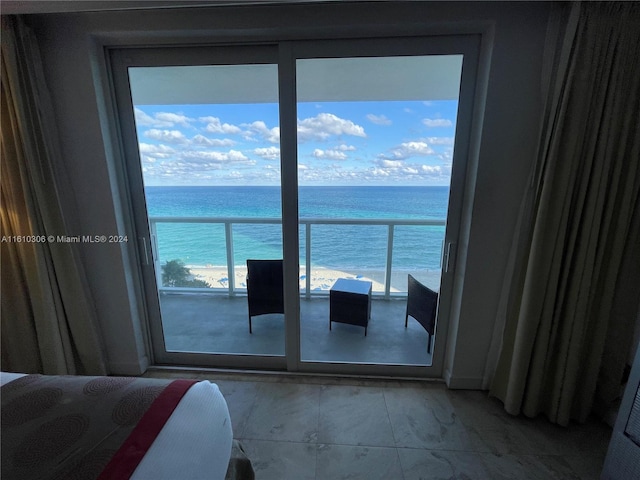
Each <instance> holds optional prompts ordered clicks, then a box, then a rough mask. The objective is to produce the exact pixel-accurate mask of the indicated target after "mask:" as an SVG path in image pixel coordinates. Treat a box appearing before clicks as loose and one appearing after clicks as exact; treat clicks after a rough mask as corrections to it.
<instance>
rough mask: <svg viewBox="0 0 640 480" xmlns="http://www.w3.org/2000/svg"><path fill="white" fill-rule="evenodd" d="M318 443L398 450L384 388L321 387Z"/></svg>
mask: <svg viewBox="0 0 640 480" xmlns="http://www.w3.org/2000/svg"><path fill="white" fill-rule="evenodd" d="M318 442H319V443H337V444H342V445H368V446H382V447H395V442H394V438H393V432H392V430H391V422H390V421H389V415H388V414H387V406H386V404H385V399H384V389H382V388H374V387H351V386H324V387H322V390H321V392H320V422H319V430H318Z"/></svg>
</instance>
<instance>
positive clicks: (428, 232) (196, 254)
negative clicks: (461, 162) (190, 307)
mask: <svg viewBox="0 0 640 480" xmlns="http://www.w3.org/2000/svg"><path fill="white" fill-rule="evenodd" d="M145 191H146V200H147V209H148V212H149V216H150V217H151V218H153V217H159V216H163V217H165V216H170V217H251V218H255V217H263V218H280V215H281V198H280V188H279V187H250V186H243V187H146V189H145ZM448 198H449V188H448V187H300V189H299V206H298V208H299V215H300V217H301V218H309V217H310V218H340V219H344V218H358V219H374V218H375V219H385V218H394V219H409V218H410V219H445V218H446V214H447V204H448ZM444 230H445V227H444V226H397V227H395V231H394V249H393V258H394V260H393V267H394V270H407V271H415V270H423V269H424V270H438V269H439V268H440V255H441V250H442V241H443V239H444ZM387 231H388V230H387V227H386V226H357V225H313V226H312V231H311V239H312V244H311V252H312V256H311V261H312V265H313V266H320V267H327V268H333V269H342V270H363V271H366V270H379V269H382V270H383V269H384V265H385V261H386V249H387V236H388V235H387ZM157 232H158V249H159V254H160V261H161V262H162V263H164V262H166V261H167V260H173V259H180V260H182V261H183V262H184V263H185V264H187V265H193V266H223V265H226V250H225V230H224V226H223V225H219V224H198V223H192V224H168V223H159V224H158V226H157ZM233 240H234V260H235V264H236V265H244V264H245V261H246V259H247V258H282V234H281V226H280V225H255V224H234V225H233ZM300 245H301V252H300V264H301V265H304V258H305V252H304V248H305V232H304V228H301V231H300Z"/></svg>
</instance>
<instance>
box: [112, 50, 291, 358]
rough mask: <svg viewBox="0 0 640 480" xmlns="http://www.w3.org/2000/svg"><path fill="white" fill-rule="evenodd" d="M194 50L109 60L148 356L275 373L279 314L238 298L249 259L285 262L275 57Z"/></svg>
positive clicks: (280, 350) (280, 344) (280, 345)
mask: <svg viewBox="0 0 640 480" xmlns="http://www.w3.org/2000/svg"><path fill="white" fill-rule="evenodd" d="M198 50H199V51H197V52H194V51H192V50H191V49H187V50H181V49H177V50H176V49H174V50H158V51H155V52H153V53H150V52H149V51H139V50H136V51H127V52H118V53H117V54H114V55H115V56H114V59H115V60H116V62H118V63H119V66H120V68H119V69H118V70H116V71H117V72H119V73H120V74H121V78H120V80H121V85H120V86H121V88H122V89H123V90H124V91H126V90H128V93H129V95H126V94H124V93H123V94H122V95H120V99H121V106H120V107H121V110H125V111H127V112H128V113H129V115H131V113H133V118H134V124H135V125H134V128H135V136H133V135H131V134H132V133H133V132H132V131H129V132H128V133H129V136H128V137H127V136H125V138H129V143H131V144H132V145H130V151H131V152H132V155H131V158H130V159H128V167H129V172H130V174H131V176H132V177H133V178H134V180H133V182H132V183H133V184H134V188H137V187H138V185H139V183H140V182H141V183H142V188H141V190H139V192H140V194H139V195H138V196H134V208H135V210H136V212H137V213H138V219H139V220H140V222H139V224H138V228H139V229H140V230H141V231H142V232H143V235H141V242H142V247H143V249H144V252H145V253H144V257H143V265H142V269H143V271H144V272H145V273H146V274H147V275H146V284H147V303H148V304H150V305H151V308H150V309H149V311H150V312H151V313H152V314H154V313H155V315H152V317H151V333H152V341H153V345H154V356H155V358H156V359H157V360H159V361H161V362H163V363H164V362H167V363H203V362H204V363H207V362H209V361H211V360H212V358H215V362H216V363H218V364H220V365H241V366H245V365H246V366H253V365H258V364H265V362H266V364H268V365H272V366H275V367H279V368H281V367H282V365H283V358H284V354H285V341H284V339H285V335H284V328H285V327H284V311H283V309H282V308H280V309H275V310H279V311H273V312H271V311H269V312H267V313H266V314H262V315H260V316H257V317H250V316H249V313H250V312H249V303H248V302H247V277H248V271H247V265H248V261H252V260H279V261H280V262H281V261H282V258H283V251H282V207H281V198H282V195H281V188H280V139H279V102H278V66H277V64H276V60H277V56H276V50H275V49H274V48H268V47H266V48H243V47H238V48H231V47H227V48H210V49H198ZM125 75H126V78H125ZM125 81H126V84H127V86H126V87H125ZM123 113H124V112H123ZM123 116H126V113H124V115H123ZM133 138H136V139H137V141H136V142H135V145H133ZM134 148H135V149H137V152H136V153H137V155H136V154H133V152H134ZM136 157H137V159H136ZM151 277H153V278H151ZM259 294H260V292H258V293H254V297H255V296H256V295H259ZM253 313H255V311H254V312H253Z"/></svg>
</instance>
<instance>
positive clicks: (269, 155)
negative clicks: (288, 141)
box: [253, 147, 280, 160]
mask: <svg viewBox="0 0 640 480" xmlns="http://www.w3.org/2000/svg"><path fill="white" fill-rule="evenodd" d="M253 153H255V154H256V155H258V156H259V157H262V158H265V159H267V160H277V159H279V158H280V149H279V148H278V147H264V148H256V149H255V150H254V151H253Z"/></svg>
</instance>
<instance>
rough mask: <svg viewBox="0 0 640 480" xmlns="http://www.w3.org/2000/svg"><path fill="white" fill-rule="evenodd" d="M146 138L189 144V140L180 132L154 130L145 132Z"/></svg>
mask: <svg viewBox="0 0 640 480" xmlns="http://www.w3.org/2000/svg"><path fill="white" fill-rule="evenodd" d="M144 136H145V137H148V138H151V139H153V140H159V141H161V142H167V143H187V142H188V140H187V138H186V137H185V136H184V134H183V133H182V132H181V131H179V130H158V129H156V128H152V129H151V130H147V131H146V132H144Z"/></svg>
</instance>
